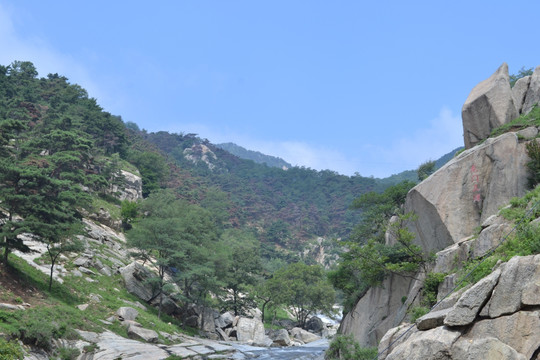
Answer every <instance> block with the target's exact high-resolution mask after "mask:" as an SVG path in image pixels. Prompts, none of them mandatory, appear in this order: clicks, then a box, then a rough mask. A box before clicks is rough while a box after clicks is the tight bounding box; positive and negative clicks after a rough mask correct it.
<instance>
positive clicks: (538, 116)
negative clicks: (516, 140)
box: [490, 106, 540, 137]
mask: <svg viewBox="0 0 540 360" xmlns="http://www.w3.org/2000/svg"><path fill="white" fill-rule="evenodd" d="M529 126H540V107H538V106H535V107H534V108H533V109H532V110H531V112H530V113H528V114H527V115H521V116H520V117H518V118H517V119H514V120H512V121H510V122H509V123H506V124H504V125H502V126H500V127H498V128H496V129H493V131H492V132H491V134H490V137H496V136H499V135H502V134H504V133H507V132H509V131H518V130H522V129H525V128H527V127H529Z"/></svg>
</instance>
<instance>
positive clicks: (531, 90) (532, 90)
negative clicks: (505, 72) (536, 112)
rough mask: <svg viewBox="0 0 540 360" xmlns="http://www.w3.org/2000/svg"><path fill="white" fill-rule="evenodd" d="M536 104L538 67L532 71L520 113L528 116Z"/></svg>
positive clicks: (539, 86) (539, 92) (539, 89)
mask: <svg viewBox="0 0 540 360" xmlns="http://www.w3.org/2000/svg"><path fill="white" fill-rule="evenodd" d="M538 102H540V66H538V67H537V68H536V69H534V72H533V74H532V75H531V78H530V81H529V86H528V88H527V94H526V95H525V99H524V100H523V108H522V109H521V112H522V113H523V114H528V113H529V112H530V111H531V110H532V108H533V107H534V105H536V104H538Z"/></svg>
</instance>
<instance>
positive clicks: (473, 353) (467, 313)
mask: <svg viewBox="0 0 540 360" xmlns="http://www.w3.org/2000/svg"><path fill="white" fill-rule="evenodd" d="M539 275H540V255H532V256H524V257H514V258H512V259H511V260H510V261H509V262H507V263H503V264H501V265H500V266H499V268H498V269H496V270H495V271H494V272H493V273H491V274H490V275H489V276H487V277H486V278H484V279H482V280H481V281H479V282H478V283H476V284H475V285H474V286H473V287H471V288H470V289H469V290H467V291H465V292H463V293H462V294H461V296H460V297H459V300H458V301H457V303H456V304H455V305H454V306H453V307H452V308H451V309H447V310H446V312H445V311H443V312H441V311H438V313H440V315H442V317H444V320H443V322H444V325H443V324H441V323H440V321H439V322H432V323H431V325H430V324H429V323H427V322H425V321H424V320H425V319H429V318H433V317H435V315H437V314H435V312H432V313H430V314H428V315H426V316H424V319H423V318H421V319H419V320H418V322H417V326H416V327H414V328H412V329H411V331H409V334H407V336H403V337H402V338H401V339H398V336H396V334H398V333H399V334H403V333H404V332H405V331H406V330H404V329H405V328H408V327H407V326H402V327H400V328H396V329H392V330H390V331H388V333H387V334H386V335H385V338H384V339H383V341H381V344H380V347H379V351H383V350H386V348H387V346H388V345H389V344H390V342H391V341H393V339H396V340H397V341H396V343H395V344H394V345H393V346H392V348H390V349H389V350H388V351H387V352H385V353H384V354H382V356H379V359H381V360H382V359H387V360H389V359H404V358H407V359H448V360H452V359H454V360H458V359H480V358H481V359H532V356H533V354H537V353H538V352H539V351H540V337H539V336H538V331H539V329H540V311H539V310H538V308H537V305H539V304H540V296H539V295H540V293H539V289H540V285H539V284H538V278H539ZM420 324H422V325H421V326H419V325H420ZM421 330H425V331H421Z"/></svg>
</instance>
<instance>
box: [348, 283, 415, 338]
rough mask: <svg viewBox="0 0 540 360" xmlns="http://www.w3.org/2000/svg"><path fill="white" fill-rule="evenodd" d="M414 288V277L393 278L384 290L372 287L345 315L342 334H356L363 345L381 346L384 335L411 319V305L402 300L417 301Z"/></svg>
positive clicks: (383, 287) (354, 336) (354, 335)
mask: <svg viewBox="0 0 540 360" xmlns="http://www.w3.org/2000/svg"><path fill="white" fill-rule="evenodd" d="M413 289H414V282H413V281H412V280H411V279H410V278H403V277H401V276H396V275H390V276H389V277H388V278H387V279H385V280H384V281H383V283H382V286H381V287H374V288H370V289H369V290H368V291H367V292H366V294H365V295H364V296H363V297H362V298H361V299H360V300H359V301H358V302H357V303H356V305H355V306H354V308H353V309H352V310H351V311H350V312H349V313H347V314H346V315H345V316H344V318H343V320H342V321H341V324H340V330H339V332H340V333H341V334H345V335H352V336H353V338H354V339H355V340H356V341H357V342H358V343H359V344H360V346H363V347H370V346H377V344H378V343H379V341H380V339H381V338H382V337H383V335H384V334H385V333H386V332H387V331H388V330H389V329H391V328H393V327H395V326H397V325H399V324H400V323H401V321H403V319H405V317H406V316H407V313H406V309H407V306H408V305H409V304H408V303H407V302H406V303H405V304H403V302H402V298H403V297H404V296H407V301H409V299H414V298H415V297H416V294H415V295H411V292H413Z"/></svg>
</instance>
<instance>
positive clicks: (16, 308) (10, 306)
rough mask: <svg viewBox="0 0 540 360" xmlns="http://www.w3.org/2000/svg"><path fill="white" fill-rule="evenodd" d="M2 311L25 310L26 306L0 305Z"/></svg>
mask: <svg viewBox="0 0 540 360" xmlns="http://www.w3.org/2000/svg"><path fill="white" fill-rule="evenodd" d="M0 309H5V310H25V308H24V306H22V305H12V304H5V303H0Z"/></svg>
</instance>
